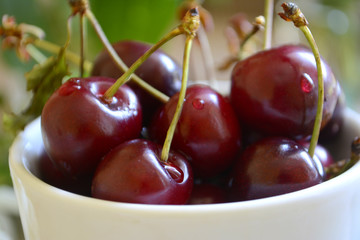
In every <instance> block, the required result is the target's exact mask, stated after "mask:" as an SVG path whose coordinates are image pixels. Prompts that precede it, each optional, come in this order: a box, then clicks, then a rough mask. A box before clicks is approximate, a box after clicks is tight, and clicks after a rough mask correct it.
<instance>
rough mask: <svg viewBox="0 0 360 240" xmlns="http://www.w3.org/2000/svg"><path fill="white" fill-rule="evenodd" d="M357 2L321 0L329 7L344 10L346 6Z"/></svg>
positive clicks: (353, 0)
mask: <svg viewBox="0 0 360 240" xmlns="http://www.w3.org/2000/svg"><path fill="white" fill-rule="evenodd" d="M355 1H357V0H341V1H339V0H320V1H319V2H320V3H322V4H324V5H328V6H332V7H335V8H344V7H346V6H348V5H349V4H351V3H354V2H355Z"/></svg>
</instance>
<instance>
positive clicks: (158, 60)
mask: <svg viewBox="0 0 360 240" xmlns="http://www.w3.org/2000/svg"><path fill="white" fill-rule="evenodd" d="M150 47H151V46H150V45H149V44H146V43H143V42H138V41H132V40H127V41H125V40H124V41H120V42H116V43H115V44H113V48H114V50H115V51H116V53H117V54H118V55H119V57H120V58H121V59H122V60H123V61H124V63H125V64H126V65H127V66H128V67H130V66H131V65H132V64H133V63H134V62H135V61H136V60H137V59H138V58H140V57H141V56H142V55H143V54H144V53H145V52H146V51H147V50H148V49H149V48H150ZM122 74H123V71H121V70H120V69H119V67H118V66H117V65H116V64H115V63H114V61H113V60H112V59H111V57H110V55H109V54H108V52H107V51H105V50H103V51H102V52H100V53H99V54H98V56H97V57H96V59H95V62H94V66H93V69H92V72H91V75H92V76H106V77H111V78H116V79H117V78H119V77H120V76H121V75H122ZM135 74H137V75H138V76H139V77H140V78H141V79H143V80H144V81H145V82H147V83H149V84H150V85H151V86H153V87H154V88H156V89H158V90H159V91H160V92H162V93H164V94H166V95H167V96H172V95H174V94H175V93H177V92H178V91H180V87H181V76H182V68H181V66H180V65H179V64H178V63H177V62H176V61H175V60H174V59H172V58H171V57H170V56H168V55H167V54H166V53H165V52H163V51H162V50H160V49H159V50H157V51H155V52H154V53H153V54H151V56H150V57H149V58H148V59H147V60H146V61H145V62H144V63H143V64H141V66H140V67H139V68H138V69H137V70H136V71H135ZM127 84H128V85H129V86H130V87H131V88H132V89H133V90H134V92H135V94H136V95H137V96H138V98H139V100H140V103H141V105H142V106H143V116H144V123H145V124H147V123H148V122H149V121H150V119H151V118H152V115H153V114H154V112H155V111H156V110H157V108H159V107H160V106H161V105H162V104H161V102H160V101H158V100H157V99H155V98H154V97H153V96H151V95H150V94H149V93H147V92H146V91H145V90H143V89H142V88H141V87H139V86H138V85H137V84H136V83H133V82H131V81H130V82H128V83H127Z"/></svg>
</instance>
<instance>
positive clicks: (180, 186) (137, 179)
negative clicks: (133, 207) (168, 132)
mask: <svg viewBox="0 0 360 240" xmlns="http://www.w3.org/2000/svg"><path fill="white" fill-rule="evenodd" d="M161 149H162V147H161V145H158V144H155V143H153V142H151V141H148V140H143V139H135V140H131V141H127V142H125V143H123V144H120V145H119V146H118V147H116V148H114V149H113V150H112V151H111V152H110V153H109V154H107V155H106V156H105V157H104V159H103V160H102V161H101V162H100V164H99V166H98V168H97V170H96V173H95V175H94V178H93V182H92V196H93V197H95V198H100V199H105V200H111V201H119V202H130V203H146V204H185V203H186V202H187V201H188V199H189V197H190V194H191V190H192V187H193V175H192V170H191V167H190V165H189V164H188V162H187V160H186V158H185V157H184V156H183V155H181V154H179V153H176V152H172V151H171V152H170V154H169V159H168V161H167V162H164V161H161V160H160V155H161Z"/></svg>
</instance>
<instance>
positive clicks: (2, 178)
mask: <svg viewBox="0 0 360 240" xmlns="http://www.w3.org/2000/svg"><path fill="white" fill-rule="evenodd" d="M12 140H13V138H12V137H11V136H10V135H9V134H6V133H1V135H0V185H4V184H5V185H11V178H10V171H9V163H8V151H9V147H10V145H11V142H12Z"/></svg>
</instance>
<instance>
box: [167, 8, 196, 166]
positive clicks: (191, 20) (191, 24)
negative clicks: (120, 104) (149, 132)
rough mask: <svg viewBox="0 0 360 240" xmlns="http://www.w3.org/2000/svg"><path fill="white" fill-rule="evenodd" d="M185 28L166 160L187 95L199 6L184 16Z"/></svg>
mask: <svg viewBox="0 0 360 240" xmlns="http://www.w3.org/2000/svg"><path fill="white" fill-rule="evenodd" d="M184 21H185V23H184V25H183V27H184V30H185V32H186V41H185V48H184V55H183V66H182V79H181V88H180V92H179V98H178V102H177V105H176V109H175V113H174V117H173V119H172V120H171V123H170V126H169V129H168V131H167V133H166V138H165V141H164V145H163V149H162V151H161V160H162V161H164V162H167V160H168V158H169V152H170V147H171V142H172V139H173V137H174V133H175V129H176V126H177V123H178V121H179V118H180V115H181V112H182V108H183V104H184V100H185V95H186V88H187V82H188V74H189V62H190V53H191V47H192V43H193V39H194V37H195V36H196V31H197V30H198V29H199V26H200V18H199V12H198V9H197V8H193V9H190V10H189V11H188V12H187V13H186V15H185V17H184Z"/></svg>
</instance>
